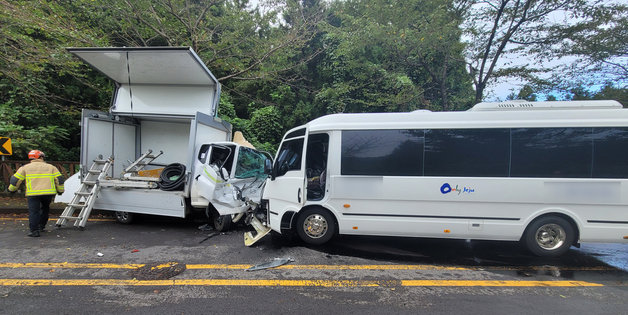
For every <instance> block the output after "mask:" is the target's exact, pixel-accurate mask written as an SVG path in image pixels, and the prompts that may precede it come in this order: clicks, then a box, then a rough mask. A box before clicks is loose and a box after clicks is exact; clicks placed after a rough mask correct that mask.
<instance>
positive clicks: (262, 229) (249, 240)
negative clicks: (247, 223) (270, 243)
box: [244, 216, 270, 246]
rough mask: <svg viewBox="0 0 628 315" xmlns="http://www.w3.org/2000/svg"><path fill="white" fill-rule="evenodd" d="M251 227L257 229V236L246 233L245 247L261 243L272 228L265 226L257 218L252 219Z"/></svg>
mask: <svg viewBox="0 0 628 315" xmlns="http://www.w3.org/2000/svg"><path fill="white" fill-rule="evenodd" d="M251 225H252V226H253V228H255V231H256V232H257V234H256V235H253V233H252V232H246V233H244V245H245V246H251V245H253V244H255V242H257V241H259V240H260V239H261V238H262V237H264V236H266V234H268V233H270V228H269V227H267V226H264V224H262V222H260V220H258V219H257V218H256V217H255V216H253V217H252V219H251Z"/></svg>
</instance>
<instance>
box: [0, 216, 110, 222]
mask: <svg viewBox="0 0 628 315" xmlns="http://www.w3.org/2000/svg"><path fill="white" fill-rule="evenodd" d="M58 219H59V218H50V221H56V220H58ZM115 220H116V219H87V221H89V222H114V221H115ZM0 221H28V218H7V217H0Z"/></svg>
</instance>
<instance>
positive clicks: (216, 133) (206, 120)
mask: <svg viewBox="0 0 628 315" xmlns="http://www.w3.org/2000/svg"><path fill="white" fill-rule="evenodd" d="M229 140H231V126H230V125H226V124H223V123H222V122H221V121H219V120H218V119H217V118H216V119H215V118H214V117H211V116H209V115H206V114H203V113H201V112H196V115H195V116H194V119H193V120H192V122H191V124H190V139H189V143H188V152H189V153H188V155H189V157H190V160H189V161H188V169H187V171H186V172H187V175H188V183H187V185H186V187H185V192H186V194H187V193H188V192H189V193H190V198H191V201H192V205H194V206H201V204H196V203H197V201H198V202H201V203H205V202H204V201H199V199H198V198H199V194H198V189H197V187H196V185H195V183H196V180H197V179H198V178H199V177H198V176H199V175H201V174H202V172H203V170H202V169H203V165H204V164H205V163H206V162H207V157H208V156H209V154H210V152H209V144H210V143H212V142H222V141H229Z"/></svg>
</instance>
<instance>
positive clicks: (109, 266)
mask: <svg viewBox="0 0 628 315" xmlns="http://www.w3.org/2000/svg"><path fill="white" fill-rule="evenodd" d="M143 266H145V264H80V263H68V262H62V263H0V268H57V269H59V268H68V269H78V268H85V269H137V268H140V267H143Z"/></svg>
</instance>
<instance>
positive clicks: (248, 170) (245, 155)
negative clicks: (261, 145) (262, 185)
mask: <svg viewBox="0 0 628 315" xmlns="http://www.w3.org/2000/svg"><path fill="white" fill-rule="evenodd" d="M267 159H268V158H267V157H266V156H265V155H264V154H262V153H261V152H258V151H255V150H253V149H250V148H247V147H240V152H239V154H238V162H237V164H236V170H235V178H251V177H257V178H264V177H266V176H267V175H266V174H264V162H265V161H266V160H267Z"/></svg>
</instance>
